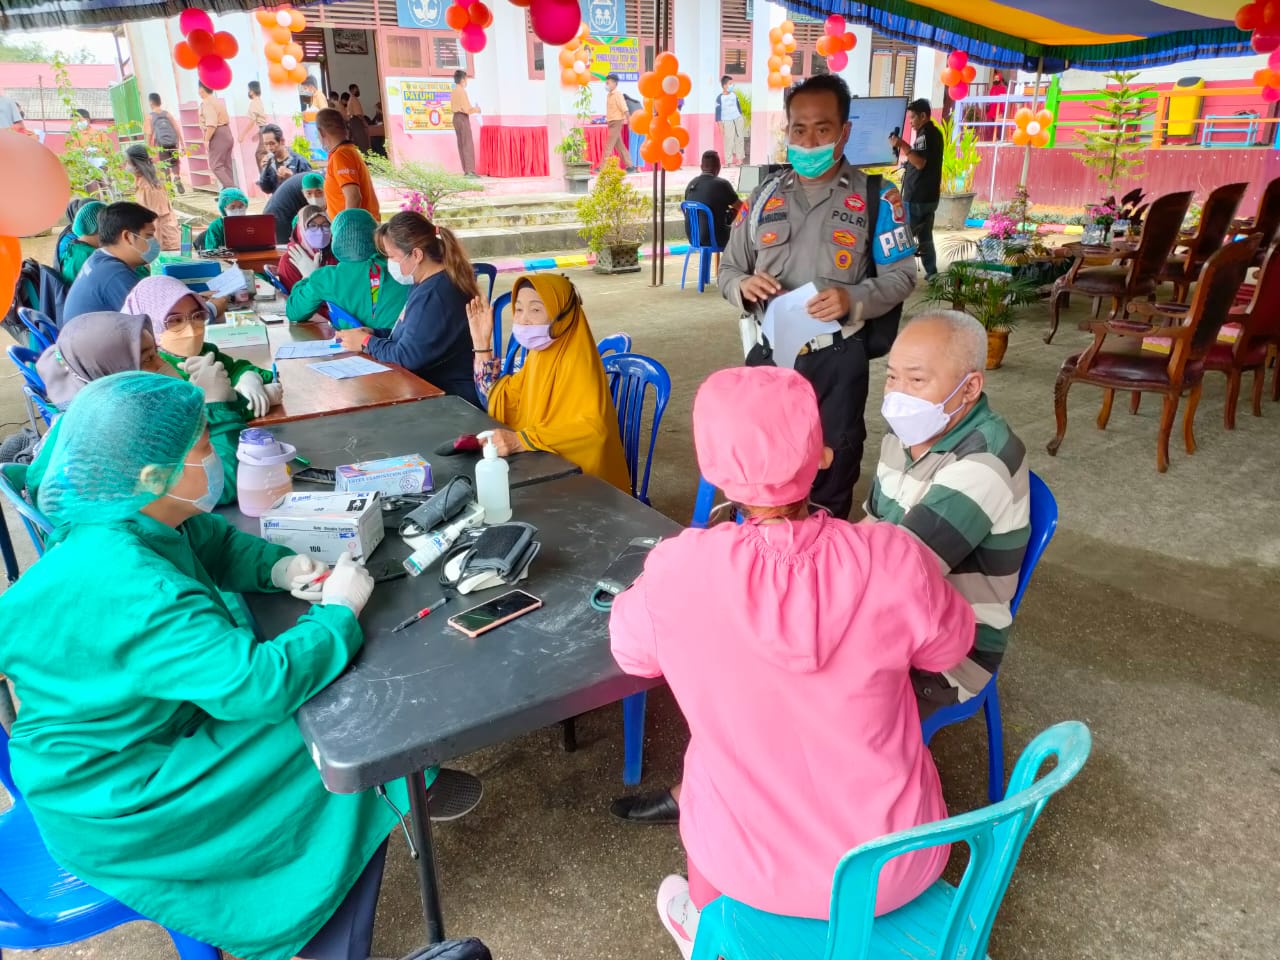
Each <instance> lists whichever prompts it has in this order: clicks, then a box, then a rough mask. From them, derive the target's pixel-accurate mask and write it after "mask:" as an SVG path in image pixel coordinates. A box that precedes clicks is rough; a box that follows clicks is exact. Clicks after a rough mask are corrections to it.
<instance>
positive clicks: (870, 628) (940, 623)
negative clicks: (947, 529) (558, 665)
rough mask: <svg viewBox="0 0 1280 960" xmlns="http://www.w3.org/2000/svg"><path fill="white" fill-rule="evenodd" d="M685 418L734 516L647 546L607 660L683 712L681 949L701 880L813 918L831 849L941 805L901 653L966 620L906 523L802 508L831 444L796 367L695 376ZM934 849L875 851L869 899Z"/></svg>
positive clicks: (959, 628)
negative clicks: (887, 855)
mask: <svg viewBox="0 0 1280 960" xmlns="http://www.w3.org/2000/svg"><path fill="white" fill-rule="evenodd" d="M693 432H694V442H695V445H696V447H697V453H698V465H699V467H700V468H701V470H702V475H703V476H704V477H705V478H706V479H707V480H708V481H710V482H711V483H714V484H715V485H716V486H717V487H718V488H720V489H721V490H722V491H724V493H725V495H726V496H728V497H729V498H730V499H731V500H733V501H735V502H736V503H738V504H740V505H742V509H743V510H744V512H745V514H746V516H747V520H746V522H745V523H743V524H741V525H737V524H722V525H720V526H717V527H713V528H711V529H709V530H686V531H685V532H684V533H682V534H681V535H680V536H678V537H676V538H675V539H674V540H669V541H666V542H664V543H662V544H659V545H658V546H657V547H656V548H655V549H654V550H653V552H652V553H651V554H650V556H649V560H648V562H647V563H646V564H645V572H644V575H643V576H642V577H641V578H640V579H639V580H638V581H637V582H636V583H635V585H634V586H633V587H632V588H631V589H630V590H628V591H627V592H626V593H624V594H623V595H622V596H620V597H619V598H618V599H617V601H616V602H615V603H614V606H613V614H612V617H611V618H610V622H609V628H610V633H611V635H612V646H613V655H614V658H615V659H616V660H617V661H618V664H619V665H620V666H621V667H622V669H623V670H626V671H627V672H628V673H631V674H635V675H637V676H645V677H656V676H663V677H665V678H666V680H667V683H668V684H670V686H671V690H672V692H673V693H674V694H675V697H676V700H677V701H678V702H679V704H680V709H681V710H682V711H683V712H684V716H685V719H686V720H687V721H688V723H689V729H690V733H691V737H690V742H689V749H688V752H687V753H686V754H685V764H684V784H683V787H682V792H681V794H680V836H681V839H682V840H683V842H684V847H685V852H686V855H687V857H688V867H689V879H688V881H686V880H685V879H684V878H683V877H668V878H667V879H666V880H664V881H663V883H662V886H661V887H660V888H659V892H658V912H659V916H660V917H661V918H662V922H663V924H664V925H665V926H666V927H667V929H668V930H669V931H670V932H671V934H672V936H673V937H674V938H675V940H676V943H677V945H678V946H679V947H680V949H681V952H682V953H683V954H684V955H685V957H686V958H687V957H689V956H690V954H691V952H692V949H693V939H694V936H695V934H696V931H697V920H698V911H699V910H701V908H702V907H703V906H705V905H706V904H707V903H708V902H709V901H711V900H712V899H714V898H715V897H716V896H717V895H718V894H719V893H721V892H723V893H724V894H726V895H728V896H731V897H734V898H735V899H738V900H741V901H742V902H744V903H747V904H749V905H750V906H753V907H756V908H758V909H761V910H768V911H770V912H773V913H780V914H786V915H790V916H797V917H814V918H820V919H825V918H826V917H827V915H828V907H829V901H830V895H831V880H832V876H833V874H834V872H835V867H836V864H837V863H838V862H839V860H840V858H841V857H842V856H843V855H844V854H845V853H847V852H848V851H849V850H850V849H852V848H853V847H856V846H858V845H859V844H860V843H863V842H865V841H867V840H871V839H873V838H875V837H879V836H882V835H884V834H886V833H892V832H893V831H895V830H903V829H906V828H908V827H914V826H917V825H918V824H921V823H926V822H929V821H932V820H939V819H941V818H943V817H945V816H946V815H947V811H946V807H945V805H944V804H943V800H942V787H941V785H940V783H939V782H938V772H937V770H936V769H935V768H934V765H933V760H932V758H931V757H930V755H929V751H928V750H927V749H926V748H925V746H924V744H923V742H922V741H921V737H920V714H919V711H918V709H917V707H916V697H915V693H914V692H913V690H912V687H911V679H910V675H909V673H908V670H909V669H910V668H911V667H916V668H918V669H921V670H929V671H942V670H946V669H948V668H950V667H953V666H955V664H957V663H959V662H960V661H961V660H962V659H964V656H965V654H967V653H968V652H969V647H970V646H971V645H972V642H973V630H974V621H973V609H972V607H970V605H969V604H968V603H967V602H966V601H965V600H964V598H963V597H961V596H960V594H959V593H957V592H956V591H955V590H954V589H953V588H952V587H951V586H950V585H949V584H948V583H947V582H946V580H945V579H944V578H943V576H942V572H941V570H940V569H939V567H938V562H937V560H936V559H935V558H934V557H933V555H932V554H930V553H929V551H928V550H927V549H925V548H924V547H923V546H922V545H921V544H920V543H919V542H918V541H917V540H916V539H915V538H914V537H912V536H911V534H909V533H907V532H906V531H905V530H902V529H900V528H898V527H895V526H893V525H891V524H885V523H880V524H874V525H864V526H856V525H854V524H850V523H847V522H845V521H843V520H836V519H833V518H832V517H831V516H829V515H828V514H826V513H821V512H820V513H816V514H813V515H812V516H811V515H810V514H809V509H808V493H809V489H810V487H811V486H812V484H813V479H814V477H815V476H816V475H817V472H818V470H819V468H820V467H822V466H824V465H825V464H828V463H830V458H831V451H830V450H829V449H826V448H824V447H823V444H822V426H821V423H820V422H819V419H818V405H817V400H816V398H815V396H814V392H813V388H812V387H811V386H810V385H809V383H808V381H806V380H805V379H804V378H803V377H801V376H800V375H799V374H798V373H796V372H795V371H793V370H783V369H778V368H776V367H754V368H745V367H743V368H737V369H731V370H722V371H720V372H718V373H715V374H713V375H712V376H711V377H710V378H709V379H708V380H707V382H706V383H704V384H703V385H702V388H701V389H700V390H699V391H698V395H697V397H696V399H695V401H694V408H693ZM946 859H947V849H946V848H940V849H931V850H923V851H919V852H917V853H911V854H908V855H906V856H903V857H899V858H898V859H896V860H894V861H892V862H891V863H889V864H888V865H887V866H886V867H885V869H884V871H883V872H882V873H881V875H880V887H879V891H878V898H877V902H876V912H877V913H878V914H879V913H887V912H888V911H890V910H894V909H896V908H897V907H900V906H902V905H903V904H904V903H907V902H908V901H909V900H911V899H913V898H914V897H916V896H917V895H918V894H920V893H921V892H922V891H923V890H924V889H925V888H926V887H928V886H929V885H930V884H931V883H933V882H934V880H936V879H937V878H938V876H939V875H940V874H941V873H942V868H943V867H944V866H945V864H946Z"/></svg>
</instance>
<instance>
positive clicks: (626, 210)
mask: <svg viewBox="0 0 1280 960" xmlns="http://www.w3.org/2000/svg"><path fill="white" fill-rule="evenodd" d="M648 213H649V201H648V200H647V199H646V198H645V196H644V195H643V194H642V193H640V191H639V190H637V189H636V188H635V187H633V186H631V184H629V183H627V181H626V178H625V177H624V176H623V172H622V167H621V166H620V165H619V164H618V158H617V157H610V158H609V159H608V160H606V161H605V164H604V166H603V167H601V168H600V175H599V176H598V177H596V185H595V186H594V187H592V189H591V192H590V193H589V194H588V195H587V196H585V197H583V198H582V199H581V200H579V201H578V217H579V219H581V220H582V229H581V230H580V231H578V232H579V233H580V234H581V235H582V238H583V239H584V240H586V241H587V249H589V250H590V251H591V252H592V253H594V254H595V255H596V264H595V271H596V273H636V272H637V271H639V269H640V241H641V240H642V239H643V237H644V233H645V223H646V220H647V218H648Z"/></svg>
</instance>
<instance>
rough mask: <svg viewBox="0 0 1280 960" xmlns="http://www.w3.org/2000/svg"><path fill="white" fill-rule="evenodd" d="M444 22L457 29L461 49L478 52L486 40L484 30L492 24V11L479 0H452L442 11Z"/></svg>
mask: <svg viewBox="0 0 1280 960" xmlns="http://www.w3.org/2000/svg"><path fill="white" fill-rule="evenodd" d="M444 22H445V23H447V24H448V25H449V26H450V27H452V28H453V29H454V30H457V31H458V43H459V44H460V45H461V46H462V49H463V50H465V51H467V53H479V52H480V51H481V50H483V49H484V47H485V44H486V43H487V42H488V38H486V37H485V34H484V32H485V30H487V29H489V27H490V26H491V25H492V24H493V11H492V10H490V9H489V7H488V5H487V4H484V3H481V2H480V0H475V2H474V3H472V2H469V0H453V6H451V7H450V8H449V9H448V10H446V11H445V12H444Z"/></svg>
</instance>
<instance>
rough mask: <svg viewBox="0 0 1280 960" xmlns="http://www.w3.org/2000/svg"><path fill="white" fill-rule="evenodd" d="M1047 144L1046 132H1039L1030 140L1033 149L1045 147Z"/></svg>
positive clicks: (1047, 135) (1047, 132)
mask: <svg viewBox="0 0 1280 960" xmlns="http://www.w3.org/2000/svg"><path fill="white" fill-rule="evenodd" d="M1048 143H1049V131H1048V130H1041V131H1040V132H1039V133H1037V134H1036V135H1035V136H1034V137H1032V138H1031V145H1032V146H1033V147H1043V146H1047V145H1048Z"/></svg>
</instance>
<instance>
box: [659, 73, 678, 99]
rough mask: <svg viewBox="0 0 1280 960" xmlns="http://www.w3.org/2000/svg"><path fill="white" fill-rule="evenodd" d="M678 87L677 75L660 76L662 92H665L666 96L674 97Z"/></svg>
mask: <svg viewBox="0 0 1280 960" xmlns="http://www.w3.org/2000/svg"><path fill="white" fill-rule="evenodd" d="M679 89H680V79H679V77H674V76H670V77H663V78H662V92H663V93H665V94H666V95H667V96H669V97H674V96H675V95H676V91H677V90H679Z"/></svg>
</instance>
